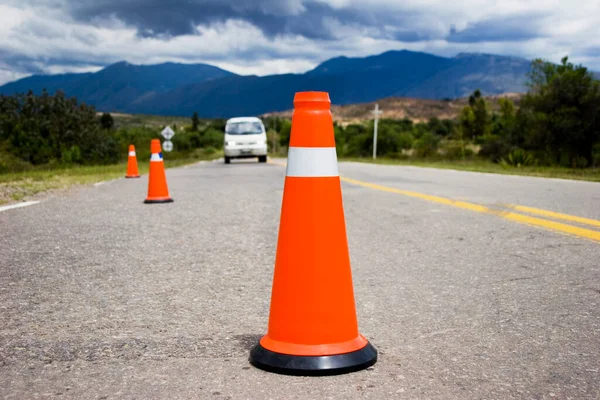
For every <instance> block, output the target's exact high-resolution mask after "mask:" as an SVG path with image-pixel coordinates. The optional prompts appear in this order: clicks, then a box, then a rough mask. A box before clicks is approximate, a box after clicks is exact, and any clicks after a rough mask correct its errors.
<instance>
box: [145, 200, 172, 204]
mask: <svg viewBox="0 0 600 400" xmlns="http://www.w3.org/2000/svg"><path fill="white" fill-rule="evenodd" d="M173 201H174V200H173V199H164V200H144V203H146V204H159V203H172V202H173Z"/></svg>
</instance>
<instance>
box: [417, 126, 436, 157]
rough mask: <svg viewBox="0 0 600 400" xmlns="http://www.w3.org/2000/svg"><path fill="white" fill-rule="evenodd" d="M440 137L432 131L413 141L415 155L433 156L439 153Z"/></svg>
mask: <svg viewBox="0 0 600 400" xmlns="http://www.w3.org/2000/svg"><path fill="white" fill-rule="evenodd" d="M439 142H440V137H439V136H437V135H435V134H433V133H431V132H426V133H424V134H423V135H422V136H421V138H420V139H417V140H415V142H414V143H413V150H414V155H415V156H416V157H420V158H426V157H433V156H435V155H436V154H437V150H438V144H439Z"/></svg>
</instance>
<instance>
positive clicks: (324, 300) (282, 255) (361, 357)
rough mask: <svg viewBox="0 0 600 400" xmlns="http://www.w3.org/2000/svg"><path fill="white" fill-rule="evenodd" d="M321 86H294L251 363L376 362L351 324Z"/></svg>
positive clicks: (302, 368)
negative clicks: (268, 282) (272, 247)
mask: <svg viewBox="0 0 600 400" xmlns="http://www.w3.org/2000/svg"><path fill="white" fill-rule="evenodd" d="M330 105H331V102H330V100H329V94H328V93H324V92H301V93H296V96H295V98H294V113H293V115H292V131H291V136H290V143H289V150H288V164H287V172H286V178H285V184H284V192H283V203H282V209H281V221H280V226H279V237H278V243H277V255H276V260H275V274H274V278H273V287H272V293H271V308H270V315H269V325H268V332H267V334H266V335H265V336H263V337H262V338H261V340H260V342H259V343H258V344H257V345H256V346H255V347H254V348H253V349H252V351H251V352H250V362H251V363H252V364H253V365H255V366H256V367H258V368H261V369H264V370H267V371H271V372H277V373H283V374H290V375H333V374H339V373H345V372H352V371H358V370H361V369H364V368H367V367H369V366H371V365H373V364H375V363H376V362H377V350H376V349H375V348H374V347H373V346H372V345H371V344H370V343H369V341H368V340H367V339H366V338H365V337H364V336H362V335H361V334H360V333H359V331H358V323H357V316H356V308H355V303H354V289H353V287H352V285H353V283H352V271H351V267H350V256H349V251H348V243H347V237H346V225H345V217H344V210H343V204H342V190H341V184H340V178H339V174H338V166H337V156H336V148H335V137H334V132H333V120H332V115H331V111H330Z"/></svg>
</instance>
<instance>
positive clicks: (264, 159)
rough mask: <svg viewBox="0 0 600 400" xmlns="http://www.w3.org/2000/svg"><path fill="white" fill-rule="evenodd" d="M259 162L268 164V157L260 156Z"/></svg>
mask: <svg viewBox="0 0 600 400" xmlns="http://www.w3.org/2000/svg"><path fill="white" fill-rule="evenodd" d="M258 162H267V156H258Z"/></svg>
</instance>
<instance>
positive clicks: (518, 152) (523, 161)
mask: <svg viewBox="0 0 600 400" xmlns="http://www.w3.org/2000/svg"><path fill="white" fill-rule="evenodd" d="M500 164H502V165H503V166H505V167H508V166H511V167H518V168H520V167H525V166H530V165H536V164H538V160H537V159H536V158H535V157H534V156H533V155H532V154H531V153H529V152H527V151H525V150H523V149H515V150H513V151H511V152H510V154H509V155H508V157H506V158H502V159H501V160H500Z"/></svg>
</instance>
